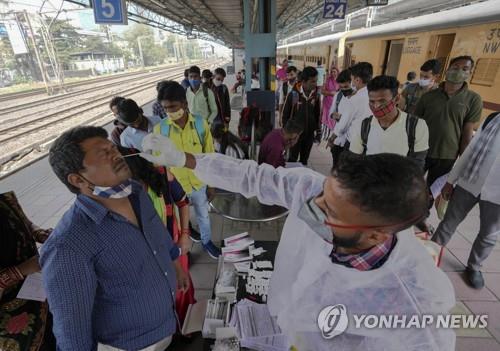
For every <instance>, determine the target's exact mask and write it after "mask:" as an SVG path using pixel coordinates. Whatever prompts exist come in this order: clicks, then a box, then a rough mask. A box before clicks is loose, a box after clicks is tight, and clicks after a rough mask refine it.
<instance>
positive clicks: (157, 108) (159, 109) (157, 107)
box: [153, 101, 167, 119]
mask: <svg viewBox="0 0 500 351" xmlns="http://www.w3.org/2000/svg"><path fill="white" fill-rule="evenodd" d="M153 116H158V117H160V118H161V119H164V118H167V113H166V112H165V109H164V108H163V106H162V105H161V104H160V103H159V102H158V101H155V103H154V104H153Z"/></svg>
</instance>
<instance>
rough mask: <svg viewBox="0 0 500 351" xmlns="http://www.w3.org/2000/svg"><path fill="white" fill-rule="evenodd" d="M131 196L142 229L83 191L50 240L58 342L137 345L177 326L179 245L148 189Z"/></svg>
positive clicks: (48, 277)
mask: <svg viewBox="0 0 500 351" xmlns="http://www.w3.org/2000/svg"><path fill="white" fill-rule="evenodd" d="M129 199H130V201H131V203H132V206H133V207H134V210H135V213H136V215H137V220H138V222H139V223H140V227H141V228H142V230H141V229H139V228H138V227H137V226H135V225H133V224H132V223H130V222H129V221H128V220H126V219H125V218H124V217H122V216H121V215H118V214H116V213H114V212H111V211H109V210H108V209H107V208H106V207H104V206H103V205H101V204H99V203H98V202H96V201H95V200H93V199H91V198H90V197H88V196H85V195H78V197H77V198H76V201H75V203H74V204H73V206H72V207H71V208H70V209H69V210H68V211H67V212H66V213H65V214H64V216H63V218H62V219H61V221H60V222H59V223H58V224H57V227H56V228H55V229H54V231H53V233H52V234H51V235H50V237H49V239H48V240H47V241H46V242H45V244H44V245H43V247H42V251H41V256H40V264H41V266H42V274H43V283H44V287H45V290H46V292H47V299H48V302H49V306H50V310H51V312H52V314H53V316H54V327H53V331H54V334H55V336H56V338H57V349H58V350H64V351H80V350H81V351H89V350H96V349H97V343H102V344H106V345H110V346H113V347H117V348H120V349H125V350H137V349H142V348H145V347H147V346H149V345H151V344H154V343H155V342H157V341H159V340H161V339H163V338H166V337H167V336H169V335H172V334H173V333H174V332H175V330H176V321H177V318H176V314H175V308H174V303H175V292H176V276H175V269H174V266H173V263H172V261H173V260H175V259H177V257H178V256H179V248H178V247H177V246H175V244H174V243H173V242H172V239H171V236H170V234H169V233H168V231H167V230H166V228H165V227H164V226H163V224H162V222H161V220H160V218H159V217H158V215H157V214H156V211H155V210H154V208H153V204H152V203H151V200H150V199H149V197H148V195H147V194H146V193H145V192H144V191H143V190H142V189H141V190H137V191H136V192H134V193H133V194H132V195H130V196H129Z"/></svg>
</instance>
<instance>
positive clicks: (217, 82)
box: [214, 79, 222, 87]
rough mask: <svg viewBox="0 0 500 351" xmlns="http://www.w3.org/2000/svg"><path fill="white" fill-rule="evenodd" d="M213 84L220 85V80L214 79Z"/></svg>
mask: <svg viewBox="0 0 500 351" xmlns="http://www.w3.org/2000/svg"><path fill="white" fill-rule="evenodd" d="M214 85H215V86H216V87H219V86H221V85H222V80H218V79H214Z"/></svg>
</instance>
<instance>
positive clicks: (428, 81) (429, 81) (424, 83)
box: [418, 79, 432, 88]
mask: <svg viewBox="0 0 500 351" xmlns="http://www.w3.org/2000/svg"><path fill="white" fill-rule="evenodd" d="M431 84H432V79H420V80H419V81H418V85H420V86H421V87H422V88H425V87H428V86H429V85H431Z"/></svg>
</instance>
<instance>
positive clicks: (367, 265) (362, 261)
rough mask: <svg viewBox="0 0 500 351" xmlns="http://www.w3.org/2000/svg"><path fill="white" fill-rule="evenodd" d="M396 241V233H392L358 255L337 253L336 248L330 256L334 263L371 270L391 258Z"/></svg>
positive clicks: (360, 269)
mask: <svg viewBox="0 0 500 351" xmlns="http://www.w3.org/2000/svg"><path fill="white" fill-rule="evenodd" d="M396 242H397V238H396V235H391V237H390V238H388V239H387V240H386V241H384V242H383V243H381V244H378V245H375V246H374V247H372V248H371V249H369V250H367V251H364V252H361V253H359V254H357V255H351V254H341V253H336V252H335V248H334V249H333V250H332V253H331V254H330V257H331V258H332V262H333V263H337V264H341V265H344V266H346V267H350V268H355V269H357V270H359V271H369V270H371V269H375V268H378V267H380V266H381V265H382V264H384V262H385V261H386V260H387V258H389V254H390V253H391V251H392V249H393V248H394V246H395V245H396Z"/></svg>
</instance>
